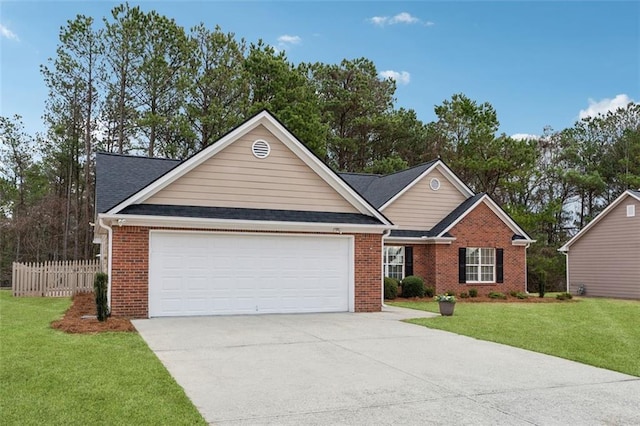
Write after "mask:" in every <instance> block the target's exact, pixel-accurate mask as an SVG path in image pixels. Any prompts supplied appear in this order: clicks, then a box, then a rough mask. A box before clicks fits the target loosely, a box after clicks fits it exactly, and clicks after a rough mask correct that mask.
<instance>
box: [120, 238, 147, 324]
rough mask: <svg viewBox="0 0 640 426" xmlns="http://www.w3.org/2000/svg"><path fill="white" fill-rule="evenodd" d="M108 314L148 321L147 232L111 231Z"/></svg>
mask: <svg viewBox="0 0 640 426" xmlns="http://www.w3.org/2000/svg"><path fill="white" fill-rule="evenodd" d="M111 254H112V256H113V259H112V261H111V314H112V315H114V316H119V317H130V318H148V317H149V285H148V283H149V228H145V227H139V226H123V227H118V226H114V227H113V248H112V250H111Z"/></svg>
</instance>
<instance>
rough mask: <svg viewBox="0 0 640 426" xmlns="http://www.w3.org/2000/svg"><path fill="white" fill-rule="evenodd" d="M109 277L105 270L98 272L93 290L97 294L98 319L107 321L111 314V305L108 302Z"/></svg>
mask: <svg viewBox="0 0 640 426" xmlns="http://www.w3.org/2000/svg"><path fill="white" fill-rule="evenodd" d="M108 278H109V277H108V276H107V274H105V273H104V272H98V273H97V274H96V277H95V278H94V280H93V292H94V293H95V295H96V311H97V312H98V321H106V320H107V317H108V316H109V306H108V304H107V284H108Z"/></svg>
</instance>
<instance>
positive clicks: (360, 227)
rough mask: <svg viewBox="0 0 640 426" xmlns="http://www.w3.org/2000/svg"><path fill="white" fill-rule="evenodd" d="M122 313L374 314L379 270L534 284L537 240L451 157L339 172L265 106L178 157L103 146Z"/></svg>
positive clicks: (108, 261)
mask: <svg viewBox="0 0 640 426" xmlns="http://www.w3.org/2000/svg"><path fill="white" fill-rule="evenodd" d="M96 212H97V214H96V225H95V239H94V241H95V242H97V243H99V244H100V246H101V250H100V252H101V259H102V261H103V265H104V269H105V272H107V273H108V275H109V291H108V299H109V304H110V306H111V310H112V313H113V314H114V315H119V316H129V317H142V318H145V317H156V316H185V315H213V314H216V315H218V314H252V313H298V312H340V311H344V312H347V311H349V312H370V311H379V310H381V307H382V302H383V301H382V294H383V292H382V277H383V273H384V274H386V275H389V276H394V277H397V278H402V277H404V276H406V275H411V274H415V275H421V276H423V277H424V278H425V280H426V282H427V284H428V285H433V286H434V287H435V288H437V289H438V291H446V290H452V291H456V293H458V292H460V291H464V290H466V289H467V288H468V287H470V286H474V287H477V288H480V289H481V291H482V290H486V291H489V290H498V291H509V290H518V291H524V290H525V289H526V272H525V271H526V267H525V265H526V248H527V246H528V244H529V243H531V242H532V240H531V239H530V238H529V237H528V236H527V235H526V234H525V233H524V231H522V230H521V229H520V228H519V227H518V225H517V224H516V223H515V222H513V220H511V219H510V218H509V216H508V215H507V214H506V213H505V212H504V211H502V209H500V207H498V206H497V205H496V204H495V203H494V202H493V201H492V200H491V199H490V198H489V197H488V196H486V195H484V194H473V193H472V191H471V190H470V189H469V188H468V187H467V186H466V185H464V184H463V183H462V182H461V181H460V180H459V179H458V178H457V177H456V176H455V175H454V174H453V172H451V170H449V168H448V167H447V166H446V165H445V164H444V163H443V162H442V161H440V160H436V161H433V162H430V163H426V164H423V165H420V166H417V167H414V168H411V169H408V170H405V171H402V172H399V173H395V174H392V175H389V176H378V175H364V174H350V173H345V174H342V175H339V174H337V173H335V172H334V171H333V170H331V169H330V168H329V167H328V166H327V165H326V164H325V163H324V162H322V161H321V160H320V159H319V158H317V157H316V156H315V155H314V154H313V153H312V152H311V151H310V150H309V149H307V148H306V147H305V146H304V144H303V143H301V142H300V141H299V140H297V139H296V138H295V136H294V135H292V134H291V133H290V132H289V131H288V130H287V129H286V128H285V127H284V126H283V125H282V124H281V123H280V122H279V121H278V120H277V119H275V118H274V117H273V116H272V115H271V114H270V113H268V112H267V111H263V112H261V113H259V114H257V115H256V116H254V117H252V118H250V119H249V120H247V121H246V122H245V123H243V124H242V125H240V126H239V127H237V128H236V129H234V130H232V131H231V132H229V133H228V134H227V135H225V136H224V137H222V138H221V139H220V140H219V141H217V142H216V143H214V144H213V145H211V146H209V147H207V148H205V149H204V150H202V151H200V152H199V153H197V154H196V155H194V156H192V157H191V158H189V159H187V160H185V161H183V162H180V161H174V160H165V159H152V158H146V157H133V156H124V155H117V154H105V153H99V154H97V156H96Z"/></svg>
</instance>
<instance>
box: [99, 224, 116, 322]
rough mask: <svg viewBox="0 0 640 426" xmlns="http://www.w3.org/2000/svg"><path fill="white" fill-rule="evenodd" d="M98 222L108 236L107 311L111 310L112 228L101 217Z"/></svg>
mask: <svg viewBox="0 0 640 426" xmlns="http://www.w3.org/2000/svg"><path fill="white" fill-rule="evenodd" d="M98 223H99V224H100V227H102V228H104V229H106V230H107V235H108V236H109V237H108V241H109V242H108V244H109V250H108V253H107V306H109V312H111V262H112V258H113V256H112V255H111V254H112V247H113V229H112V228H111V227H110V226H108V225H107V224H105V223H104V222H103V218H99V219H98Z"/></svg>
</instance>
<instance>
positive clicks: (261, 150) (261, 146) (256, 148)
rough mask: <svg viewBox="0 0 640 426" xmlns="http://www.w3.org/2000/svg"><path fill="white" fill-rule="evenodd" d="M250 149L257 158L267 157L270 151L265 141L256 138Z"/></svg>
mask: <svg viewBox="0 0 640 426" xmlns="http://www.w3.org/2000/svg"><path fill="white" fill-rule="evenodd" d="M251 151H252V152H253V155H255V156H256V157H257V158H267V157H268V156H269V153H270V152H271V147H270V146H269V143H268V142H267V141H263V140H262V139H258V140H256V141H255V142H253V145H251Z"/></svg>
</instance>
